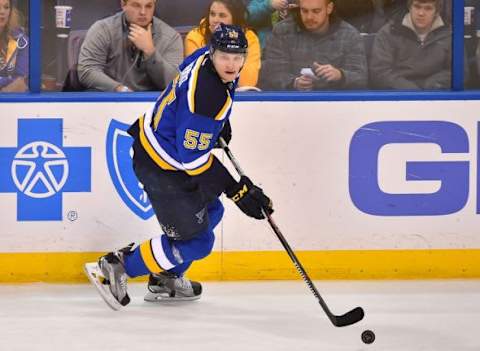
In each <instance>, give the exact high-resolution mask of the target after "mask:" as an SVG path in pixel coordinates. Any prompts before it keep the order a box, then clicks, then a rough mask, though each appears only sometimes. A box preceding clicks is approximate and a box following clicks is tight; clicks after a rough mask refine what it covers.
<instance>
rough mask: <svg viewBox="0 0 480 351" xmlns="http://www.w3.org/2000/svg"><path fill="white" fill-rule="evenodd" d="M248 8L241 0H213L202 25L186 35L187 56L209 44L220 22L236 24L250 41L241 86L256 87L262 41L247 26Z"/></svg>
mask: <svg viewBox="0 0 480 351" xmlns="http://www.w3.org/2000/svg"><path fill="white" fill-rule="evenodd" d="M246 13H247V11H246V8H245V5H244V4H243V2H242V1H239V0H213V1H212V2H211V3H210V6H208V11H207V14H206V16H205V17H204V18H203V19H202V20H201V21H200V25H199V26H198V27H196V28H194V29H192V30H191V31H190V32H189V33H188V34H187V36H186V37H185V56H188V55H190V54H192V53H193V52H194V51H195V50H197V49H200V48H201V47H204V46H205V45H207V43H208V42H209V41H210V37H211V35H212V32H213V31H214V29H215V27H216V26H217V25H218V24H219V23H220V22H222V23H224V24H235V25H238V26H240V27H242V28H243V29H244V30H245V36H246V37H247V41H248V54H247V60H246V62H245V66H244V67H243V70H242V72H241V73H240V81H239V83H238V86H239V87H244V88H245V87H255V86H256V85H257V81H258V73H259V71H260V64H261V59H260V41H259V40H258V37H257V35H256V34H255V33H254V32H253V30H251V29H248V28H246V27H247V26H246Z"/></svg>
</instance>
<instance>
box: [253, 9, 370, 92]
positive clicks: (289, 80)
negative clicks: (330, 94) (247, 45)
mask: <svg viewBox="0 0 480 351" xmlns="http://www.w3.org/2000/svg"><path fill="white" fill-rule="evenodd" d="M264 58H265V59H264V61H263V63H262V67H263V68H262V72H261V75H260V82H261V84H260V86H261V88H264V89H271V90H289V89H295V90H322V89H361V88H365V87H366V82H367V62H366V56H365V47H364V44H363V42H362V38H361V36H360V33H359V32H358V31H357V30H356V29H355V28H354V27H353V26H351V25H350V24H348V23H346V22H344V21H343V20H340V19H339V18H338V17H336V15H335V14H334V3H333V1H332V0H300V1H299V8H298V10H296V11H294V14H293V16H292V17H290V18H288V19H286V20H284V21H282V22H280V23H278V24H276V25H275V26H274V27H273V32H272V36H271V37H270V38H269V40H267V45H266V47H265V51H264Z"/></svg>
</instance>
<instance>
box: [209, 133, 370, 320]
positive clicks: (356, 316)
mask: <svg viewBox="0 0 480 351" xmlns="http://www.w3.org/2000/svg"><path fill="white" fill-rule="evenodd" d="M218 142H219V143H220V146H221V147H222V149H223V150H224V151H225V153H226V154H227V156H228V158H229V159H230V161H231V162H232V164H233V166H234V167H235V169H236V170H237V172H238V174H240V175H241V176H244V175H245V173H244V172H243V170H242V168H241V167H240V164H239V163H238V161H237V160H236V159H235V157H234V156H233V154H232V152H231V151H230V148H229V147H228V146H227V144H226V143H225V140H223V138H221V137H220V138H219V139H218ZM262 211H263V214H264V215H265V217H266V218H267V220H268V223H269V224H270V227H271V228H272V230H273V232H274V233H275V235H276V236H277V237H278V240H280V242H281V243H282V245H283V247H284V248H285V250H286V251H287V253H288V256H290V259H291V260H292V262H293V264H294V265H295V268H297V271H298V273H300V275H301V276H302V278H303V280H304V281H305V283H307V285H308V287H309V289H310V291H311V292H312V293H313V295H314V296H315V297H316V298H317V300H318V302H319V303H320V306H322V309H323V310H324V311H325V313H326V314H327V317H328V318H329V319H330V321H331V322H332V324H333V325H334V326H336V327H345V326H347V325H351V324H355V323H357V322H359V321H361V320H362V319H363V317H364V315H365V312H364V311H363V308H361V307H356V308H354V309H353V310H351V311H348V312H347V313H345V314H343V315H340V316H337V315H335V314H333V313H332V312H331V311H330V309H329V308H328V306H327V304H326V303H325V301H324V300H323V298H322V296H321V295H320V293H319V292H318V290H317V288H316V287H315V285H313V282H312V280H311V279H310V277H309V276H308V274H307V272H306V271H305V269H304V268H303V266H302V264H301V263H300V261H299V260H298V258H297V256H296V255H295V252H293V250H292V248H291V247H290V245H289V244H288V242H287V240H286V239H285V237H284V236H283V234H282V232H281V231H280V229H279V228H278V226H277V225H276V224H275V221H274V220H273V218H272V216H271V215H270V214H269V213H268V211H265V210H264V209H263V210H262Z"/></svg>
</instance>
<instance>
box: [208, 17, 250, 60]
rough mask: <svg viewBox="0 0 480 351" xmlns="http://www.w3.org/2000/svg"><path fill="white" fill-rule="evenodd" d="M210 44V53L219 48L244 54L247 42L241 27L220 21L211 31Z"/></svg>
mask: <svg viewBox="0 0 480 351" xmlns="http://www.w3.org/2000/svg"><path fill="white" fill-rule="evenodd" d="M210 46H211V48H212V50H211V51H212V53H213V51H215V50H220V51H223V52H228V53H233V54H245V53H246V52H247V48H248V42H247V38H246V37H245V33H244V32H243V30H242V28H240V27H239V26H235V25H233V24H223V23H220V24H219V25H218V26H217V28H215V31H214V32H213V33H212V37H211V39H210Z"/></svg>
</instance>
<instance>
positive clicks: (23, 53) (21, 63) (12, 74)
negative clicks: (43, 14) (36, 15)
mask: <svg viewBox="0 0 480 351" xmlns="http://www.w3.org/2000/svg"><path fill="white" fill-rule="evenodd" d="M27 77H28V39H27V37H26V35H25V33H23V31H22V30H21V29H20V26H19V25H18V13H17V11H16V10H15V9H14V8H13V7H12V4H11V2H10V0H0V91H1V92H22V91H26V90H27V89H28V87H27V83H26V79H27Z"/></svg>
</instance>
